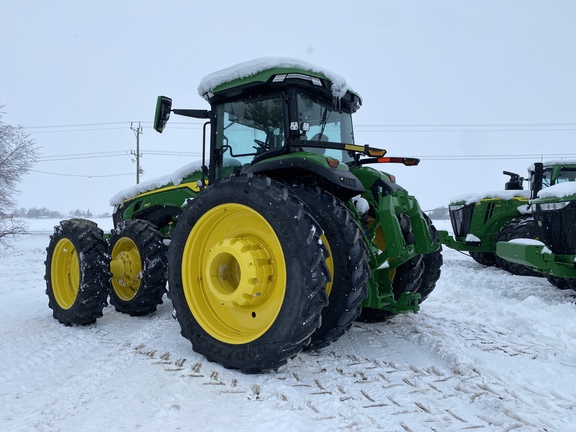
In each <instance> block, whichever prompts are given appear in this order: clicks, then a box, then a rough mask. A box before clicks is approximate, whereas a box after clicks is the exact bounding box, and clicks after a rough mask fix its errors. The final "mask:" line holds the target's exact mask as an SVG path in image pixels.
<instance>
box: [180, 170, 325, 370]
mask: <svg viewBox="0 0 576 432" xmlns="http://www.w3.org/2000/svg"><path fill="white" fill-rule="evenodd" d="M321 234H322V231H321V229H320V227H319V226H318V225H317V223H316V222H315V220H314V219H313V218H312V217H311V215H310V214H309V213H308V211H307V209H306V208H305V206H304V205H303V204H302V202H301V201H300V200H299V199H298V198H296V197H295V196H294V195H293V194H292V193H291V192H290V191H289V189H288V188H287V187H285V186H283V185H281V184H280V183H277V182H275V181H273V180H271V179H269V178H266V177H259V176H253V175H249V176H247V177H233V178H230V179H226V180H223V181H220V182H218V183H216V184H214V185H212V186H210V187H209V188H208V189H206V190H205V191H203V192H202V193H201V194H200V195H199V196H198V197H197V198H196V199H194V200H193V201H192V202H191V203H190V204H189V205H188V207H187V208H186V210H185V211H184V213H183V214H182V215H181V216H180V218H179V220H178V224H177V226H176V229H175V230H174V232H173V235H172V242H171V245H170V250H169V282H170V292H171V297H172V302H173V304H174V308H175V310H176V317H177V319H178V321H179V323H180V326H181V329H182V335H183V336H184V337H185V338H186V339H189V340H190V341H191V342H192V347H193V349H194V350H195V351H196V352H199V353H201V354H203V355H204V356H205V357H206V358H207V359H208V360H210V361H216V362H219V363H220V364H222V365H223V366H225V367H228V368H237V369H240V370H241V371H243V372H245V373H259V372H262V371H264V370H268V369H273V368H276V367H279V366H281V365H283V364H285V363H286V361H287V359H289V358H291V357H293V356H294V355H296V354H297V353H298V352H300V351H301V350H302V349H303V346H304V345H306V344H308V343H309V341H310V337H311V335H312V333H313V332H314V330H316V329H317V328H318V327H319V326H320V321H321V312H322V308H323V307H324V306H325V305H326V304H327V297H326V289H325V287H326V283H327V282H328V278H329V274H328V268H327V267H326V255H327V254H326V249H325V248H324V247H323V246H322V242H321V239H320V236H321Z"/></svg>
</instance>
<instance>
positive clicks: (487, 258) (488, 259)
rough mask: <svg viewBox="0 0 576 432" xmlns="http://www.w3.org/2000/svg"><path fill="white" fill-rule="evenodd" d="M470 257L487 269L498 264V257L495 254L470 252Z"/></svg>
mask: <svg viewBox="0 0 576 432" xmlns="http://www.w3.org/2000/svg"><path fill="white" fill-rule="evenodd" d="M470 256H471V257H472V259H473V260H474V261H476V262H477V263H478V264H482V265H483V266H486V267H496V266H498V263H497V262H496V255H495V254H494V253H493V252H470Z"/></svg>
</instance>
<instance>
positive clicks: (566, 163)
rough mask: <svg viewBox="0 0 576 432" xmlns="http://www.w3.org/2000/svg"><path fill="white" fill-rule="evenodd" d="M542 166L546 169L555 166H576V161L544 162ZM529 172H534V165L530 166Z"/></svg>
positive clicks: (555, 160)
mask: <svg viewBox="0 0 576 432" xmlns="http://www.w3.org/2000/svg"><path fill="white" fill-rule="evenodd" d="M542 164H543V165H544V166H545V167H550V166H554V165H576V159H551V160H546V161H543V162H542ZM528 171H534V164H533V163H532V164H530V166H529V167H528Z"/></svg>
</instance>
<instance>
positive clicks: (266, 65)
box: [198, 57, 358, 97]
mask: <svg viewBox="0 0 576 432" xmlns="http://www.w3.org/2000/svg"><path fill="white" fill-rule="evenodd" d="M272 68H298V69H304V70H307V71H310V72H313V73H320V74H322V75H324V76H325V77H326V78H328V79H329V80H330V81H331V82H332V94H333V95H334V96H335V97H343V96H344V95H345V94H346V91H348V90H350V91H351V92H352V93H355V94H358V93H357V92H355V91H354V90H352V88H350V87H349V86H348V84H347V83H346V80H345V79H344V78H343V77H341V76H340V75H337V74H335V73H333V72H330V71H329V70H326V69H324V68H321V67H319V66H316V65H313V64H312V63H308V62H305V61H302V60H298V59H294V58H290V57H261V58H257V59H254V60H250V61H247V62H244V63H239V64H237V65H234V66H230V67H228V68H226V69H222V70H220V71H216V72H213V73H211V74H210V75H207V76H206V77H205V78H204V79H203V80H202V81H200V85H199V86H198V93H199V94H200V96H201V97H204V95H205V94H206V93H209V92H211V91H212V90H214V89H215V88H216V87H218V86H219V85H221V84H224V83H226V82H230V81H233V80H236V79H242V78H248V77H250V76H252V75H255V74H257V73H258V72H262V71H264V70H267V69H272Z"/></svg>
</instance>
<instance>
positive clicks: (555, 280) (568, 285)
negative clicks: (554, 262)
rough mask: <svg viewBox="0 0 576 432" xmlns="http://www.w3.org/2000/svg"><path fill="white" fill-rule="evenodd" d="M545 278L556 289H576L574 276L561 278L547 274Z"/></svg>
mask: <svg viewBox="0 0 576 432" xmlns="http://www.w3.org/2000/svg"><path fill="white" fill-rule="evenodd" d="M546 279H548V282H550V283H551V284H552V285H554V286H555V287H556V288H558V289H561V290H568V289H571V290H574V291H576V279H574V278H561V277H557V276H552V275H548V274H547V275H546Z"/></svg>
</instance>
